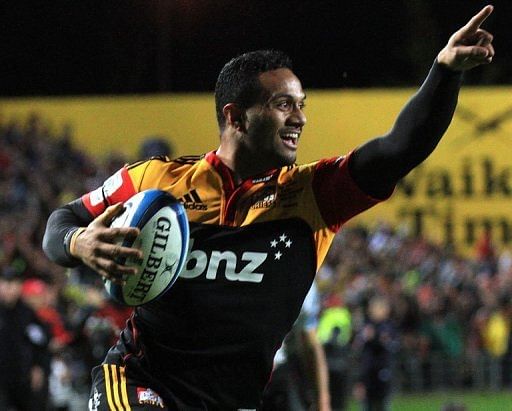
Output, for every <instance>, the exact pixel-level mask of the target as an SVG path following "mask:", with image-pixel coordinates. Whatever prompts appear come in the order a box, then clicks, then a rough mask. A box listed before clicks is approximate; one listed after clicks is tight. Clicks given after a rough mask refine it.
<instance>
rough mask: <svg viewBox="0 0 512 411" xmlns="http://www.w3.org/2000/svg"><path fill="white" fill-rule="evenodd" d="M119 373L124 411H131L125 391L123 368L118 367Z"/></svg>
mask: <svg viewBox="0 0 512 411" xmlns="http://www.w3.org/2000/svg"><path fill="white" fill-rule="evenodd" d="M119 372H120V374H121V397H122V400H123V405H124V408H125V410H126V411H132V409H131V407H130V404H129V402H128V392H127V391H126V375H125V372H124V367H120V368H119Z"/></svg>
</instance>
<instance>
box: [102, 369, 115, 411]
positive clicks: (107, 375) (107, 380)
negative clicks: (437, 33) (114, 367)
mask: <svg viewBox="0 0 512 411" xmlns="http://www.w3.org/2000/svg"><path fill="white" fill-rule="evenodd" d="M103 373H104V374H105V392H106V393H107V402H108V407H109V409H110V410H111V411H118V409H117V407H114V402H113V401H112V391H111V386H110V372H109V370H108V364H103Z"/></svg>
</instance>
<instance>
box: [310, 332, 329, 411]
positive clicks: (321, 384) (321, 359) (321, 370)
mask: <svg viewBox="0 0 512 411" xmlns="http://www.w3.org/2000/svg"><path fill="white" fill-rule="evenodd" d="M305 333H306V339H307V346H308V349H309V351H310V354H309V355H310V357H311V362H312V364H311V372H312V374H313V375H312V378H313V379H314V383H315V389H316V394H317V402H318V404H317V407H318V409H319V410H320V411H328V410H330V394H329V372H328V369H327V360H326V358H325V351H324V349H323V347H322V345H321V344H320V341H319V340H318V337H317V336H316V331H314V330H308V331H305Z"/></svg>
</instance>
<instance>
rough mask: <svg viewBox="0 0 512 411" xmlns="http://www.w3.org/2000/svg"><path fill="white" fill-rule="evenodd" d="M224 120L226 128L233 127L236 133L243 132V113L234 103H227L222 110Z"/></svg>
mask: <svg viewBox="0 0 512 411" xmlns="http://www.w3.org/2000/svg"><path fill="white" fill-rule="evenodd" d="M222 113H223V114H224V118H225V119H226V127H233V128H234V129H236V130H237V131H244V130H245V124H244V111H243V110H242V109H241V108H240V107H239V106H238V105H237V104H235V103H228V104H226V105H225V106H224V107H223V108H222Z"/></svg>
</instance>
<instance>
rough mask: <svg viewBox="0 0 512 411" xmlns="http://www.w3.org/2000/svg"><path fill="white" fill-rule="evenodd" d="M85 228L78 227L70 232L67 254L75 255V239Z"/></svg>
mask: <svg viewBox="0 0 512 411" xmlns="http://www.w3.org/2000/svg"><path fill="white" fill-rule="evenodd" d="M85 230H86V227H78V228H77V229H76V230H75V231H73V233H72V234H71V239H70V240H69V254H70V255H71V256H72V257H74V256H75V246H76V239H77V238H78V236H79V235H80V234H82V233H83V232H84V231H85Z"/></svg>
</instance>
